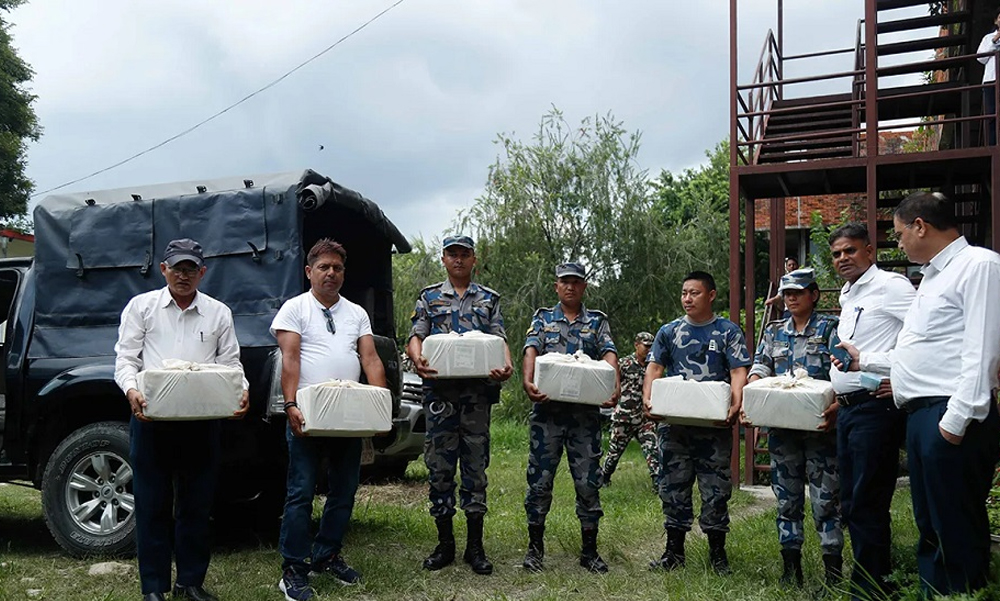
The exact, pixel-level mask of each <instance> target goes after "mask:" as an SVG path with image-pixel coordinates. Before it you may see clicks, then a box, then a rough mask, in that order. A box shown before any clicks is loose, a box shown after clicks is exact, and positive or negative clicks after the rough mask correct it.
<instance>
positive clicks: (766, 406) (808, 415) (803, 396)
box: [743, 369, 834, 432]
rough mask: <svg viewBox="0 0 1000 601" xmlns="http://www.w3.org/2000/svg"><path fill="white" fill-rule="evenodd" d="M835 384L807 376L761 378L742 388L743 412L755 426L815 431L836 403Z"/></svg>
mask: <svg viewBox="0 0 1000 601" xmlns="http://www.w3.org/2000/svg"><path fill="white" fill-rule="evenodd" d="M833 398H834V393H833V385H832V384H830V383H829V382H827V381H826V380H817V379H815V378H810V377H809V376H807V375H806V371H805V370H804V369H797V370H795V375H785V376H778V377H772V378H761V379H760V380H757V381H756V382H751V383H750V384H747V385H746V386H745V387H744V388H743V412H744V413H746V415H747V419H748V420H750V422H751V423H753V425H755V426H767V427H769V428H787V429H789V430H806V431H808V432H815V431H816V428H817V427H818V426H819V425H820V423H822V422H823V418H821V417H820V414H821V413H823V412H824V411H826V409H827V408H828V407H829V406H830V405H832V404H833Z"/></svg>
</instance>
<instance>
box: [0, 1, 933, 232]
mask: <svg viewBox="0 0 1000 601" xmlns="http://www.w3.org/2000/svg"><path fill="white" fill-rule="evenodd" d="M392 1H393V0H379V1H374V0H371V1H363V2H362V1H360V0H355V1H352V2H343V1H339V2H316V1H307V0H284V1H283V2H280V3H279V2H274V1H273V0H211V1H208V2H206V1H204V0H159V1H153V0H101V2H81V1H80V0H31V1H30V2H29V3H28V4H26V5H24V6H23V7H21V8H18V9H17V10H15V11H14V12H13V13H12V14H11V15H9V19H10V21H11V23H12V31H11V32H12V34H13V36H14V42H15V45H16V46H17V47H18V48H19V50H20V53H21V56H22V57H24V58H25V59H26V60H27V61H28V62H29V63H30V64H31V66H32V67H33V68H34V70H35V78H34V81H33V83H32V89H33V91H34V93H35V94H37V95H38V100H37V102H36V105H35V110H36V112H37V114H38V117H39V120H40V122H41V125H42V126H43V127H44V135H43V136H42V138H41V140H40V141H39V142H38V143H37V144H34V145H32V146H31V148H30V152H29V156H28V161H29V163H28V174H29V176H30V177H31V178H32V179H33V180H34V181H35V184H36V187H37V190H38V191H41V190H45V189H47V188H51V187H53V186H56V185H59V184H61V183H63V182H65V181H68V180H72V179H75V178H77V177H81V176H83V175H86V174H88V173H91V172H93V171H96V170H98V169H101V168H103V167H106V166H108V165H110V164H113V163H115V162H117V161H119V160H121V159H123V158H125V157H127V156H130V155H132V154H134V153H136V152H138V151H140V150H143V149H145V148H147V147H149V146H152V145H153V144H156V143H158V142H161V141H162V140H164V139H166V138H168V137H170V136H172V135H174V134H176V133H178V132H180V131H182V130H184V129H185V128H187V127H190V126H191V125H193V124H195V123H197V122H199V121H201V120H202V119H204V118H206V117H208V116H209V115H211V114H213V113H214V112H216V111H218V110H220V109H222V108H223V107H225V106H226V105H228V104H230V103H232V102H234V101H236V100H238V99H239V98H242V97H243V96H244V95H246V94H248V93H249V92H251V91H253V90H255V89H257V88H259V87H261V86H262V85H264V84H266V83H268V82H270V81H271V80H273V79H275V78H277V77H278V76H280V75H282V74H283V73H284V72H286V71H287V70H289V69H291V68H292V67H294V66H295V65H297V64H298V63H300V62H302V61H303V60H305V59H307V58H309V57H310V56H313V55H314V54H316V53H317V52H319V51H320V50H322V49H323V48H325V47H327V46H328V45H330V44H331V43H333V42H334V41H335V40H336V39H338V38H340V37H341V36H343V35H345V34H346V33H348V32H350V31H351V30H353V29H354V28H355V27H357V26H358V25H360V24H361V23H363V22H364V21H366V20H367V19H369V18H371V17H372V16H374V15H375V14H376V13H378V12H379V11H381V10H382V9H384V8H386V7H388V6H389V5H390V4H392ZM863 6H864V4H863V1H862V0H810V1H809V2H786V8H785V19H786V42H785V45H786V53H789V54H794V53H803V52H811V51H817V50H824V49H831V48H840V47H848V46H852V45H853V44H854V35H855V26H856V22H857V19H858V18H860V17H861V16H862V13H863ZM775 7H776V1H775V0H742V1H741V2H740V15H739V18H740V55H741V56H740V65H741V67H740V80H741V82H743V83H746V82H748V81H749V79H750V73H751V71H752V69H753V67H754V66H755V65H756V62H757V57H758V54H759V52H760V47H761V43H762V42H763V39H764V35H765V33H766V31H767V29H768V28H769V27H772V26H774V23H775V18H776V9H775ZM920 10H922V11H924V12H925V11H926V8H923V9H920ZM728 24H729V3H728V2H727V1H725V0H702V1H700V2H683V1H680V0H668V1H664V0H619V1H616V2H609V1H607V0H490V1H488V2H486V1H484V2H478V1H470V0H433V1H432V0H405V1H404V2H403V3H402V4H401V5H400V6H398V7H397V8H395V9H393V10H392V11H390V12H389V13H388V14H386V15H385V16H384V17H382V18H381V19H380V20H378V21H376V22H375V23H373V24H372V25H370V26H369V27H368V28H367V29H365V30H363V31H361V32H360V33H359V34H358V35H356V36H354V37H352V38H351V39H349V40H348V41H346V42H345V43H343V44H341V45H340V46H338V47H337V48H336V49H334V50H333V51H331V52H330V53H328V54H326V55H324V56H323V57H321V58H320V59H318V60H317V61H315V62H313V63H312V64H310V65H309V66H307V67H305V68H304V69H302V70H300V71H298V72H297V73H295V74H293V75H292V76H290V77H289V78H288V79H286V80H285V81H283V82H282V83H280V84H279V85H277V86H276V87H274V88H272V89H270V90H268V91H266V92H264V93H263V94H261V95H259V96H257V97H255V98H253V99H251V100H250V101H248V102H246V103H244V104H243V105H241V106H239V107H238V108H236V109H234V110H232V111H230V112H229V113H227V114H225V115H223V116H222V117H220V118H219V119H217V120H215V121H213V122H212V123H210V124H208V125H206V126H204V127H202V128H201V129H199V130H197V131H195V132H194V133H191V134H189V135H187V136H185V137H183V138H181V139H179V140H177V141H174V142H172V143H170V144H168V145H166V146H164V147H163V148H160V149H158V150H156V151H154V152H152V153H149V154H147V155H145V156H143V157H141V158H139V159H137V160H135V161H133V162H131V163H129V164H127V165H124V166H122V167H119V168H117V169H114V170H111V171H109V172H107V173H104V174H102V175H99V176H97V177H94V178H92V179H89V180H87V181H86V182H82V183H79V184H76V185H74V186H72V187H70V188H67V189H66V190H65V191H85V190H99V189H106V188H117V187H125V186H129V185H140V184H150V183H158V182H169V181H181V180H191V179H208V178H212V177H219V176H229V175H241V176H242V175H251V174H254V173H264V172H274V171H286V170H298V169H302V168H307V167H308V168H312V169H315V170H317V171H319V172H321V173H323V174H325V175H329V176H330V177H331V178H333V179H334V180H335V181H337V182H339V183H341V184H342V185H345V186H347V187H350V188H353V189H355V190H358V191H359V192H361V193H362V194H364V195H365V196H368V197H369V198H372V199H373V200H375V201H377V202H378V203H379V204H380V205H381V206H382V208H383V210H384V211H385V212H386V214H387V215H388V216H389V217H390V219H392V220H393V221H394V222H395V223H396V224H397V225H398V226H399V228H400V229H401V230H402V231H403V233H404V234H405V235H406V236H407V237H414V236H423V237H425V238H431V237H434V236H439V235H440V234H441V232H442V231H444V230H445V229H446V228H447V227H448V226H449V225H450V223H451V221H452V219H453V217H454V216H455V214H456V211H457V210H459V209H461V208H463V207H467V206H468V205H469V204H470V203H471V201H472V200H473V199H474V198H475V197H476V196H477V195H478V194H479V193H480V191H481V190H482V186H483V182H484V181H485V179H486V173H487V169H488V167H489V165H490V164H491V163H492V162H493V161H494V160H495V159H496V157H497V153H498V150H499V149H498V147H497V146H495V145H494V143H493V142H494V140H495V138H496V134H497V133H498V132H507V133H513V134H514V135H516V136H517V137H519V138H522V139H528V138H530V136H531V135H532V133H533V132H534V131H535V129H536V128H537V125H538V122H539V119H540V117H541V116H542V114H543V113H545V112H546V111H547V110H548V109H549V107H550V106H552V105H555V106H557V107H559V108H560V109H562V110H563V111H564V112H565V114H566V117H567V119H568V120H569V121H570V122H571V123H574V122H578V121H579V120H580V119H581V118H583V117H585V116H588V115H594V114H604V113H606V112H608V111H611V112H612V113H614V115H615V116H616V117H617V118H618V119H620V120H622V121H624V123H625V126H626V127H627V128H628V129H630V130H640V131H641V132H642V150H641V152H640V155H639V162H640V165H641V166H642V167H644V168H646V169H648V170H649V172H650V175H651V176H655V175H656V174H658V173H659V171H660V170H661V169H669V170H671V171H680V170H683V169H685V168H688V167H694V166H697V165H699V164H701V163H702V161H703V159H704V152H705V150H706V149H709V148H711V147H713V146H714V145H715V144H716V143H717V142H718V141H720V140H722V139H723V138H724V137H725V136H727V135H728V120H729V107H728V105H729V92H728V84H729V73H728V70H729V62H728V53H729V36H728ZM852 60H853V59H852V58H851V57H850V55H845V56H842V57H839V58H837V59H836V60H833V61H827V65H828V67H829V68H828V70H830V71H833V70H836V71H842V70H848V69H851V68H852V67H853V65H852V64H851V61H852ZM822 65H823V63H820V62H818V61H816V62H812V63H810V64H809V65H808V66H807V65H802V66H801V67H800V69H801V71H802V72H803V73H804V72H806V71H816V70H820V71H821V70H824V69H826V67H823V66H822ZM789 70H790V71H791V73H789V75H790V76H794V74H795V71H794V69H791V68H790V69H789ZM835 85H836V84H835ZM841 85H842V86H843V87H844V90H843V91H847V90H848V88H847V83H846V82H843V83H841ZM320 145H323V146H324V147H325V149H324V150H322V151H321V150H320V149H319V147H320Z"/></svg>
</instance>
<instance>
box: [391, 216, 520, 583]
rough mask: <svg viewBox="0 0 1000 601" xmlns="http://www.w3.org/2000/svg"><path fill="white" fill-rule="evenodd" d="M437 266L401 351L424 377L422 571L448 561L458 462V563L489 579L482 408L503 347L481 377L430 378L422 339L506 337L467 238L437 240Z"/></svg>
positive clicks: (486, 416)
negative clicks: (428, 545)
mask: <svg viewBox="0 0 1000 601" xmlns="http://www.w3.org/2000/svg"><path fill="white" fill-rule="evenodd" d="M443 247H444V251H443V256H442V257H441V262H442V263H444V267H445V270H446V271H447V272H448V279H447V280H445V281H443V282H440V283H438V284H434V285H433V286H428V287H427V288H424V289H423V290H422V291H421V292H420V295H419V296H418V297H417V306H416V309H414V311H413V316H412V321H413V327H412V328H411V329H410V339H409V342H408V343H407V347H406V354H407V355H408V356H409V358H410V360H411V361H413V366H414V368H415V369H416V372H417V374H419V375H420V377H421V378H423V380H424V386H423V392H424V409H425V411H426V415H427V435H426V438H425V443H424V461H425V462H426V463H427V470H428V471H429V472H430V476H429V478H428V481H429V483H430V501H431V516H433V517H434V521H435V524H436V525H437V530H438V545H437V547H436V548H435V549H434V551H433V553H431V554H430V555H429V556H428V557H427V558H426V559H425V560H424V568H426V569H428V570H440V569H441V568H443V567H445V566H447V565H449V564H450V563H451V562H453V561H454V560H455V536H454V532H453V529H452V517H453V516H454V515H455V471H456V465H457V464H459V463H461V480H462V486H461V490H460V491H459V494H460V497H461V504H462V510H463V511H465V517H466V522H467V526H468V537H467V539H466V547H465V555H464V559H465V562H466V563H468V564H469V565H470V566H472V570H473V571H474V572H476V573H477V574H491V573H492V572H493V564H491V563H490V561H489V560H488V559H487V558H486V552H485V551H484V550H483V516H484V515H485V513H486V468H487V467H488V466H489V464H490V409H491V407H492V405H493V403H496V402H498V401H499V400H500V383H501V382H503V381H504V380H506V379H507V378H509V377H510V376H511V374H512V373H513V368H512V367H511V360H510V349H509V348H507V347H506V345H505V347H504V348H505V354H506V365H505V366H504V368H503V369H494V370H493V372H492V373H490V377H489V379H475V378H465V379H453V380H452V379H449V380H440V381H438V380H436V379H435V376H436V375H437V371H436V370H434V369H431V368H430V367H428V364H427V359H426V358H424V357H423V356H422V350H423V339H424V338H426V337H427V336H429V335H431V334H447V333H449V332H458V333H462V332H469V331H473V330H477V331H480V332H484V333H486V334H493V335H495V336H500V337H502V338H504V339H506V338H507V334H506V332H505V331H504V327H503V315H502V314H501V312H500V295H499V294H497V293H496V292H495V291H493V290H490V289H489V288H487V287H485V286H480V285H479V284H476V283H475V282H473V281H472V268H473V267H474V266H475V264H476V253H475V248H474V245H473V242H472V238H470V237H468V236H449V237H447V238H445V239H444V243H443Z"/></svg>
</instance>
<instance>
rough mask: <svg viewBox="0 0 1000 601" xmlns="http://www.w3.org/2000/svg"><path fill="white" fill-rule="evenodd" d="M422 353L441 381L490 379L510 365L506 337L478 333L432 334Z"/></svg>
mask: <svg viewBox="0 0 1000 601" xmlns="http://www.w3.org/2000/svg"><path fill="white" fill-rule="evenodd" d="M422 354H423V356H424V357H426V358H427V363H428V364H429V365H430V367H431V368H432V369H436V370H437V372H438V373H437V377H438V378H487V377H489V375H490V371H492V370H494V369H503V368H504V366H505V365H507V357H506V356H505V353H504V340H503V338H501V337H499V336H494V335H493V334H484V333H483V332H478V331H471V332H464V333H462V334H458V333H456V332H451V333H448V334H431V335H430V336H428V337H426V338H424V343H423V351H422Z"/></svg>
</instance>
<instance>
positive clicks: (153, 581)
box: [129, 417, 220, 595]
mask: <svg viewBox="0 0 1000 601" xmlns="http://www.w3.org/2000/svg"><path fill="white" fill-rule="evenodd" d="M219 431H220V422H219V421H218V420H214V421H197V422H140V421H139V420H137V419H135V418H134V417H133V418H132V422H131V424H130V429H129V432H130V435H131V440H130V449H129V456H130V458H131V460H132V471H133V478H132V493H133V494H134V495H135V520H136V551H137V555H138V559H139V579H140V580H141V582H142V594H144V595H145V594H149V593H165V592H168V591H169V590H170V566H171V559H173V558H174V557H176V562H177V584H181V585H184V586H201V585H202V584H204V582H205V574H206V572H208V562H209V556H210V541H209V517H210V513H211V510H212V499H213V497H214V493H215V484H216V481H217V480H218V478H219V454H220V444H219Z"/></svg>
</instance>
